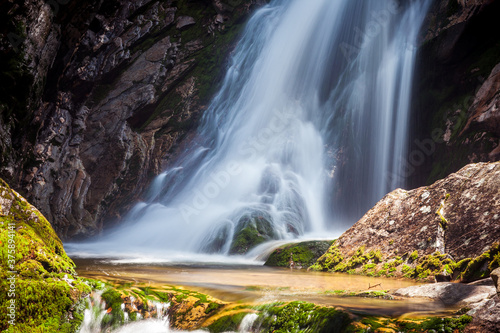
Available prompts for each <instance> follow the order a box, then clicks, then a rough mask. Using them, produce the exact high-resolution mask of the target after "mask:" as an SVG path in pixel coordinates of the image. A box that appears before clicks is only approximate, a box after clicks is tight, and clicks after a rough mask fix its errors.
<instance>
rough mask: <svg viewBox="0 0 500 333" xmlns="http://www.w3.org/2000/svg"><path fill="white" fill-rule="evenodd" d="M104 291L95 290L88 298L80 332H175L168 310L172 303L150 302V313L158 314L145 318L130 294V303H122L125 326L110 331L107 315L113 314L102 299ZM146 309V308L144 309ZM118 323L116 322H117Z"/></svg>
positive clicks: (148, 306)
mask: <svg viewBox="0 0 500 333" xmlns="http://www.w3.org/2000/svg"><path fill="white" fill-rule="evenodd" d="M102 294H103V291H102V290H99V291H94V292H93V293H92V294H91V295H90V296H89V297H88V300H87V309H85V312H84V318H83V322H82V326H81V327H80V331H79V333H103V332H116V333H127V332H134V333H135V332H151V333H163V332H174V331H171V330H170V321H169V318H168V310H169V307H170V303H162V302H155V301H153V302H148V305H147V306H146V309H147V310H148V311H147V312H149V313H150V314H156V316H155V318H151V319H143V318H144V315H143V314H141V312H140V311H138V309H137V306H136V305H135V298H134V297H133V296H130V304H128V302H127V304H125V303H122V304H121V305H120V311H121V312H122V313H123V322H121V321H120V323H122V324H123V326H120V327H118V328H115V329H113V330H112V331H110V329H111V328H110V327H109V324H108V325H106V324H104V322H106V320H105V319H106V318H105V317H106V316H107V315H112V314H111V313H110V311H109V310H110V309H106V304H105V302H104V301H103V300H102V297H101V296H102ZM143 311H144V310H143ZM115 325H116V324H115Z"/></svg>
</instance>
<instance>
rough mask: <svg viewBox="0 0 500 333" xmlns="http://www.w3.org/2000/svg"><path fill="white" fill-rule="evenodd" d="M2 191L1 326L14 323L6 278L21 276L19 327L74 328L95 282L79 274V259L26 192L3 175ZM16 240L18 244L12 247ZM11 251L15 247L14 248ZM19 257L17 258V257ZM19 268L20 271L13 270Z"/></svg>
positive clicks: (19, 283)
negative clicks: (74, 259)
mask: <svg viewBox="0 0 500 333" xmlns="http://www.w3.org/2000/svg"><path fill="white" fill-rule="evenodd" d="M0 193H1V195H2V197H3V200H4V202H3V204H4V205H5V206H4V207H2V208H4V209H5V207H8V204H7V202H9V203H11V206H10V210H9V211H8V213H7V214H5V215H3V216H0V243H1V244H2V245H3V246H1V247H0V260H1V261H2V268H3V269H2V270H1V271H0V275H1V278H2V282H0V285H1V288H0V303H1V304H0V329H2V330H7V329H9V330H10V331H9V330H7V332H12V328H8V317H7V304H8V302H9V301H10V299H11V297H10V296H9V295H8V289H9V288H8V283H7V280H6V278H8V277H15V278H16V289H15V300H16V306H17V311H16V330H17V329H21V328H22V329H21V330H20V331H16V332H21V331H26V332H28V331H33V332H36V331H41V330H45V331H63V332H74V331H76V330H77V328H78V327H79V325H80V323H81V320H82V319H83V317H82V312H83V309H82V308H81V307H80V306H79V304H80V302H81V300H82V298H83V296H85V295H86V294H88V293H90V287H89V286H88V285H87V284H86V283H85V282H84V281H83V280H81V279H78V278H75V277H74V274H75V271H74V263H73V262H72V261H71V259H69V257H68V256H67V255H66V253H65V252H64V249H63V246H62V243H61V241H60V239H59V238H58V237H57V235H56V234H55V232H54V230H53V229H52V227H51V226H50V223H49V222H48V221H47V220H46V219H45V218H44V217H43V216H42V214H40V212H39V211H38V210H36V209H35V208H34V207H33V206H31V205H30V204H29V203H28V202H27V201H26V200H25V199H24V198H22V197H21V196H19V195H18V194H17V193H15V192H14V191H12V190H11V189H10V188H9V187H8V185H7V184H6V183H5V182H4V181H3V180H0ZM12 239H13V240H14V241H15V248H12V247H11V248H10V249H9V246H7V244H11V245H12V241H11V242H10V243H9V240H12ZM4 244H5V245H4ZM9 251H11V252H9ZM11 260H13V261H11ZM6 268H8V269H9V270H10V271H16V272H17V274H12V273H9V272H8V270H7V269H6Z"/></svg>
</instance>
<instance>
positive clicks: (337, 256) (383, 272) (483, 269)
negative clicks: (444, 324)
mask: <svg viewBox="0 0 500 333" xmlns="http://www.w3.org/2000/svg"><path fill="white" fill-rule="evenodd" d="M497 267H500V243H496V244H494V245H493V246H492V247H491V248H490V249H489V250H488V251H486V252H485V253H483V254H481V255H480V256H478V257H477V258H474V259H472V258H467V259H464V260H462V261H460V262H458V263H457V262H455V261H454V260H453V259H451V257H449V256H448V255H447V254H441V253H439V252H435V253H432V254H428V255H424V256H419V253H418V251H417V250H415V251H413V252H411V253H405V254H404V255H402V256H396V255H394V254H385V255H384V254H382V253H381V251H380V250H373V249H372V250H370V251H369V252H368V253H367V252H366V251H365V247H364V246H361V247H359V248H358V249H357V250H356V251H355V252H354V253H353V254H352V255H351V256H344V255H343V254H342V253H341V252H340V250H339V248H338V246H337V245H336V244H335V242H333V243H332V246H331V247H330V248H329V249H328V251H327V252H326V253H325V254H324V255H322V256H321V257H320V258H319V259H318V260H317V261H316V263H314V264H313V265H312V266H311V267H310V268H311V269H312V270H316V271H325V272H342V273H349V274H360V275H367V276H379V277H396V276H403V277H406V278H410V279H415V280H422V281H430V280H434V277H435V276H436V275H441V274H443V275H447V276H451V277H453V279H458V280H462V281H464V282H470V281H475V280H478V279H482V278H486V277H488V276H489V274H490V272H491V271H493V270H494V269H495V268H497Z"/></svg>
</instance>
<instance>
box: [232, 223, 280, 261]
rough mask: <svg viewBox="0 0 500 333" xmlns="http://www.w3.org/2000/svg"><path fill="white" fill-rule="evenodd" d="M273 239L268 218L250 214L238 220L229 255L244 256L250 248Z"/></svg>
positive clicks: (272, 231) (272, 230)
mask: <svg viewBox="0 0 500 333" xmlns="http://www.w3.org/2000/svg"><path fill="white" fill-rule="evenodd" d="M273 238H275V235H274V229H273V227H272V225H271V222H270V217H265V216H261V215H259V214H250V215H247V216H244V217H242V218H241V219H240V221H239V222H238V224H237V227H236V230H235V233H234V236H233V241H232V243H231V247H230V249H229V253H231V254H244V253H246V252H247V251H248V250H250V249H251V248H253V247H255V246H257V245H259V244H261V243H264V242H265V241H268V240H271V239H273Z"/></svg>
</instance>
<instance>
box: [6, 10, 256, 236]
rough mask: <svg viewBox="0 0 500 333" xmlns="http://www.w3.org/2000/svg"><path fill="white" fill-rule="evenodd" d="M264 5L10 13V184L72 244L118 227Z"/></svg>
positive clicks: (186, 129)
mask: <svg viewBox="0 0 500 333" xmlns="http://www.w3.org/2000/svg"><path fill="white" fill-rule="evenodd" d="M263 2H264V1H260V0H227V1H225V0H213V1H203V0H164V1H151V0H142V1H130V0H111V1H104V2H103V1H96V0H89V1H67V0H64V1H62V0H57V1H55V0H54V1H48V2H47V1H42V0H30V1H25V2H24V3H23V4H19V3H17V2H11V1H8V2H5V3H3V4H2V5H1V8H0V9H1V10H0V12H1V13H2V15H3V16H2V18H3V20H2V21H3V22H4V23H3V24H2V31H1V32H2V40H1V44H0V56H1V59H0V60H1V62H2V64H6V68H5V70H2V73H1V74H0V75H1V76H2V77H1V81H2V87H1V88H0V90H1V95H0V109H1V117H0V138H1V140H0V175H1V176H2V177H4V178H5V179H6V180H8V182H9V183H11V184H12V185H13V186H14V188H16V189H17V190H19V191H20V192H21V193H23V194H25V195H26V196H27V197H28V198H29V199H30V200H31V201H32V202H33V203H34V204H35V205H36V206H37V207H38V208H39V209H40V210H41V211H42V212H43V213H44V214H45V216H47V218H48V219H49V220H50V221H52V224H53V226H54V229H55V230H56V231H57V233H58V234H59V235H60V236H61V237H62V238H63V239H67V238H74V237H79V236H89V235H92V234H95V233H96V232H98V231H99V230H101V229H102V227H103V221H108V222H109V223H114V222H116V221H119V219H120V217H121V214H122V212H126V211H127V209H128V207H130V205H132V204H133V203H134V201H135V200H136V199H137V198H138V197H139V196H140V194H141V193H142V190H143V189H144V187H145V186H146V185H147V184H148V182H149V181H150V180H151V179H152V177H153V176H155V175H156V174H158V173H159V172H160V171H161V170H162V169H163V168H164V167H165V164H167V163H168V161H169V160H170V159H171V155H172V154H173V152H174V148H175V147H176V146H178V145H179V144H180V143H181V142H183V141H186V140H187V141H188V140H189V134H188V133H189V131H190V130H191V129H192V128H194V127H195V125H196V122H197V119H198V117H199V115H200V113H201V112H202V111H203V110H204V109H205V107H206V105H207V102H208V101H209V98H210V96H211V94H212V93H213V92H214V91H215V89H216V88H217V84H218V82H219V79H220V77H221V75H222V74H223V71H224V68H225V65H224V64H225V61H226V59H227V56H228V54H229V52H230V51H231V49H232V47H233V46H234V43H235V40H236V39H235V37H236V36H237V35H238V33H239V32H240V31H241V28H242V26H243V23H244V21H245V18H246V16H247V14H248V13H249V12H250V11H251V10H252V8H253V7H254V6H256V5H259V4H262V3H263Z"/></svg>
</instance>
